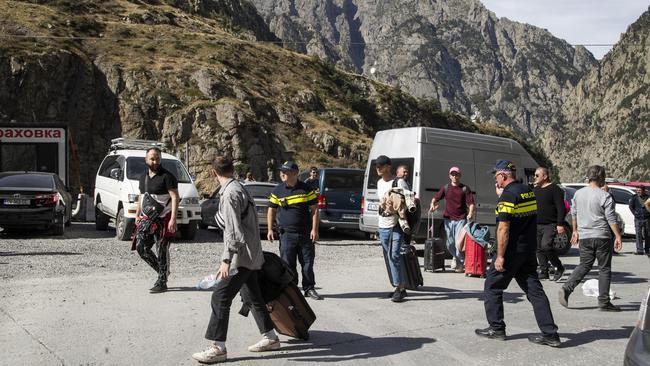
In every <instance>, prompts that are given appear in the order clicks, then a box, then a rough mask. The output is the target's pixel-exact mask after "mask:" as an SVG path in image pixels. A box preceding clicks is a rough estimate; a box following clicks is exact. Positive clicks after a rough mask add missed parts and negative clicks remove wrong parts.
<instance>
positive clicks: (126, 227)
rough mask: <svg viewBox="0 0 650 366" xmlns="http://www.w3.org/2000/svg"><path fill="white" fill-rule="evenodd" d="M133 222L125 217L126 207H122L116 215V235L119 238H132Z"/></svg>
mask: <svg viewBox="0 0 650 366" xmlns="http://www.w3.org/2000/svg"><path fill="white" fill-rule="evenodd" d="M132 233H133V224H132V223H130V222H128V221H126V220H125V219H124V209H123V208H120V210H119V211H118V212H117V216H116V217H115V237H116V238H117V240H131V234H132Z"/></svg>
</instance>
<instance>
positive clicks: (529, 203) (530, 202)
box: [515, 201, 537, 207]
mask: <svg viewBox="0 0 650 366" xmlns="http://www.w3.org/2000/svg"><path fill="white" fill-rule="evenodd" d="M532 205H537V201H528V202H522V203H520V204H518V205H516V206H515V207H527V206H532Z"/></svg>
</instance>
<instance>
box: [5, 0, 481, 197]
mask: <svg viewBox="0 0 650 366" xmlns="http://www.w3.org/2000/svg"><path fill="white" fill-rule="evenodd" d="M214 3H215V2H211V1H199V0H193V1H188V2H186V3H182V2H180V1H155V0H149V1H136V0H131V1H118V0H109V1H100V0H96V1H95V0H84V1H79V2H76V1H68V0H51V1H45V0H35V1H12V2H0V12H1V13H2V14H6V15H7V16H5V17H2V18H1V19H0V32H1V33H3V34H11V35H15V37H12V38H3V39H8V41H6V42H4V41H3V42H2V43H0V123H2V124H46V125H48V124H49V125H55V124H56V125H61V124H64V125H66V126H68V128H69V130H70V132H71V135H72V138H73V141H74V143H75V144H76V145H77V151H78V155H79V157H80V162H79V164H76V163H75V162H74V161H73V162H72V167H71V171H70V176H71V178H72V179H71V181H72V182H71V183H72V186H73V188H75V189H78V188H79V187H80V186H82V187H84V188H85V190H86V192H92V189H93V184H94V178H95V173H96V171H97V168H98V165H99V163H100V161H101V159H102V158H103V156H104V155H105V153H106V151H107V148H108V141H109V140H110V139H111V138H114V137H118V136H125V137H133V138H145V139H154V140H162V141H165V142H167V143H168V144H169V146H170V152H172V153H175V154H177V155H179V156H180V155H181V154H180V153H181V152H182V151H185V148H186V146H188V148H189V150H190V158H189V161H188V165H189V169H190V171H191V172H192V173H194V174H196V175H197V182H198V184H197V185H198V187H199V189H200V190H202V191H203V192H211V190H212V189H214V181H213V180H212V179H211V178H210V176H209V169H208V168H209V163H210V161H211V159H212V157H213V156H214V155H215V154H228V155H231V156H233V157H234V158H235V161H236V164H237V165H236V166H237V168H238V169H240V170H242V171H243V170H251V171H252V172H253V174H254V175H255V176H256V177H258V179H269V178H272V177H269V176H268V175H267V172H268V169H267V168H268V167H269V165H271V166H272V167H274V168H277V166H278V164H279V163H281V161H282V160H285V159H288V158H295V159H296V160H298V162H299V163H300V164H301V165H302V166H306V165H307V164H317V165H324V166H361V165H363V164H365V161H366V157H367V153H368V150H369V148H370V143H371V137H372V136H373V135H374V133H375V132H376V131H378V130H380V129H385V128H392V127H406V126H433V127H443V128H453V129H464V130H470V131H478V130H479V129H480V128H481V126H478V125H475V124H472V123H470V122H469V121H468V120H466V119H463V118H460V117H458V116H456V115H453V114H450V113H443V112H441V111H440V110H439V109H438V108H437V105H436V103H433V102H431V101H427V100H418V99H415V98H413V97H412V96H410V95H408V94H405V93H403V92H401V90H399V89H395V88H392V87H390V86H388V85H385V84H382V83H379V82H376V81H372V80H368V79H366V78H364V77H361V76H358V75H353V74H348V73H345V72H341V71H339V70H337V69H336V68H335V67H334V66H333V64H331V63H328V62H324V61H321V60H319V59H318V58H310V57H307V56H304V55H301V54H298V53H295V52H292V51H288V50H286V49H282V48H279V47H276V46H272V45H265V44H260V43H255V42H249V41H248V40H249V39H251V37H253V36H254V37H266V36H268V34H266V33H264V32H263V31H260V29H262V30H263V27H262V26H259V23H256V22H255V21H254V17H253V21H251V22H249V21H246V20H245V19H243V18H237V19H239V20H237V22H236V23H237V24H239V25H238V26H237V27H233V26H224V25H223V24H234V23H233V22H235V21H234V20H233V19H235V18H224V13H223V11H221V12H217V11H212V10H214V9H212V8H210V4H214ZM219 3H222V4H226V3H228V4H230V5H229V6H230V8H232V9H245V8H246V7H245V2H243V1H239V0H230V1H227V0H219ZM201 6H203V7H201ZM206 9H207V10H206ZM210 9H212V10H210ZM219 9H221V10H223V7H221V8H219ZM240 15H241V14H240ZM229 19H230V20H229ZM255 24H257V25H258V26H259V27H258V26H254V25H255ZM259 32H261V33H259ZM34 36H39V38H33V37H34ZM49 37H53V38H49ZM58 37H63V38H58ZM70 37H71V38H70ZM77 172H78V174H77ZM272 174H273V171H272ZM75 176H76V177H75ZM275 178H277V177H275Z"/></svg>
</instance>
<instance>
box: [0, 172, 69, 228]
mask: <svg viewBox="0 0 650 366" xmlns="http://www.w3.org/2000/svg"><path fill="white" fill-rule="evenodd" d="M71 215H72V195H71V194H70V193H68V191H67V189H66V187H65V184H63V182H62V181H61V179H60V178H59V177H58V176H57V175H56V174H54V173H43V172H3V173H0V227H2V228H3V230H4V231H5V232H7V231H17V230H33V229H50V230H51V232H52V234H54V235H63V232H64V230H65V227H66V226H68V225H69V224H70V217H71Z"/></svg>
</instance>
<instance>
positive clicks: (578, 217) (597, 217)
mask: <svg viewBox="0 0 650 366" xmlns="http://www.w3.org/2000/svg"><path fill="white" fill-rule="evenodd" d="M587 179H588V180H589V185H588V186H587V187H585V188H582V189H580V190H578V191H577V192H576V193H575V195H574V196H573V206H572V208H571V215H572V216H573V217H572V221H573V235H572V237H571V243H572V244H573V245H576V244H578V243H579V244H580V264H578V267H576V269H575V270H574V271H573V273H572V274H571V277H569V279H568V280H567V281H566V283H565V284H564V286H562V288H561V289H560V293H559V301H560V304H562V306H564V307H566V308H568V307H569V295H571V293H572V292H573V290H575V288H576V287H577V286H578V284H579V283H580V281H582V279H583V278H584V277H585V275H586V274H587V273H589V271H591V267H592V266H593V264H594V261H595V260H598V292H599V295H598V307H599V308H600V310H602V311H620V310H621V309H620V308H619V307H618V306H616V305H614V304H612V303H611V301H610V298H609V284H610V281H611V278H612V272H611V268H612V249H614V248H615V249H616V251H619V250H621V248H622V247H623V244H622V240H621V232H620V230H619V228H618V224H617V223H616V213H615V212H614V202H613V200H612V197H611V195H609V194H608V193H607V192H604V191H603V190H602V189H601V187H602V186H604V185H605V168H603V167H602V166H600V165H593V166H590V167H589V169H588V170H587ZM610 228H611V230H612V231H613V232H614V237H615V239H614V243H613V245H614V248H612V240H611V234H610Z"/></svg>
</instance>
